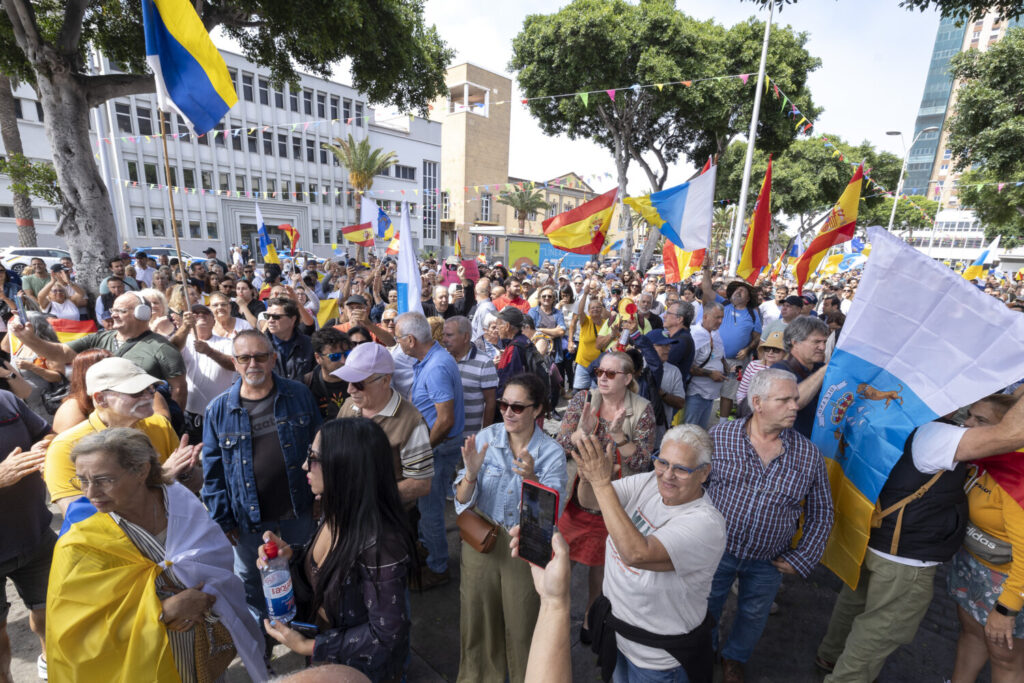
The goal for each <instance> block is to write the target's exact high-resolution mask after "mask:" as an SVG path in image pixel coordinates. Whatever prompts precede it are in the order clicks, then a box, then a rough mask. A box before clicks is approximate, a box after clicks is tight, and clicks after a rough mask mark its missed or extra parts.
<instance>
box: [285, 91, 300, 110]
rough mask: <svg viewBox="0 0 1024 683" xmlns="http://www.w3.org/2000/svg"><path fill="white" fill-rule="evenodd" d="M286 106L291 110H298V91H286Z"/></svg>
mask: <svg viewBox="0 0 1024 683" xmlns="http://www.w3.org/2000/svg"><path fill="white" fill-rule="evenodd" d="M288 107H289V108H290V109H291V110H292V111H298V110H299V93H297V92H295V91H294V90H293V91H291V92H289V93H288Z"/></svg>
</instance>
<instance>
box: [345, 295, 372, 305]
mask: <svg viewBox="0 0 1024 683" xmlns="http://www.w3.org/2000/svg"><path fill="white" fill-rule="evenodd" d="M349 304H360V305H362V306H366V305H367V303H366V297H364V296H361V295H359V294H353V295H352V296H350V297H349V298H347V299H345V305H346V306H348V305H349Z"/></svg>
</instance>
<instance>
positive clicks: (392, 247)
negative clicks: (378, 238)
mask: <svg viewBox="0 0 1024 683" xmlns="http://www.w3.org/2000/svg"><path fill="white" fill-rule="evenodd" d="M384 253H385V254H387V255H389V256H394V255H395V254H397V253H398V234H397V233H395V236H394V237H392V238H391V241H390V242H388V249H387V251H385V252H384Z"/></svg>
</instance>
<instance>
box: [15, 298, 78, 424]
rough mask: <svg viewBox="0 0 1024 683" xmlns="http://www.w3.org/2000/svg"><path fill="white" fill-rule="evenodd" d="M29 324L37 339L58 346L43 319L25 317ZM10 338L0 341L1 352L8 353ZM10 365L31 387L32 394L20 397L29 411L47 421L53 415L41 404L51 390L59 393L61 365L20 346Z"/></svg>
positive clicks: (32, 314)
mask: <svg viewBox="0 0 1024 683" xmlns="http://www.w3.org/2000/svg"><path fill="white" fill-rule="evenodd" d="M28 320H29V322H30V323H32V329H34V330H35V332H36V335H37V336H38V337H39V338H40V339H44V340H46V341H49V342H57V341H58V340H57V333H56V332H54V331H53V327H52V326H51V325H50V322H49V321H48V320H47V318H46V316H45V315H43V314H42V313H39V312H37V311H31V312H29V313H28ZM10 340H11V336H10V334H7V335H5V336H4V338H3V341H0V349H2V350H3V351H5V352H7V353H10V351H11V341H10ZM11 364H12V365H13V366H14V367H15V368H17V369H18V371H19V373H20V374H21V377H22V378H23V379H24V380H25V381H26V382H28V383H29V385H31V387H32V393H30V394H29V395H28V396H27V397H22V399H23V400H24V401H25V403H26V404H28V407H29V408H31V409H32V412H34V413H35V414H36V415H39V416H40V417H43V418H46V419H47V420H49V419H50V417H51V416H52V415H53V413H51V412H50V411H49V410H48V409H47V408H46V405H45V404H44V402H43V394H45V393H46V392H47V391H50V390H51V389H58V388H60V386H62V385H64V384H65V378H64V371H65V368H64V365H63V364H61V363H57V362H55V361H50V360H46V359H45V358H40V357H39V356H37V355H36V354H35V352H34V351H32V350H31V349H30V348H28V347H27V346H25V345H24V344H21V345H20V346H19V347H18V350H17V351H15V352H14V354H13V356H12V357H11Z"/></svg>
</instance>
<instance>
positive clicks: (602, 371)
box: [594, 368, 633, 379]
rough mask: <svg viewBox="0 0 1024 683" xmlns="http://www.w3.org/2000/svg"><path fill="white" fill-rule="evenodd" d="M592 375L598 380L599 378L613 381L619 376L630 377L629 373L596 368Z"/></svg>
mask: <svg viewBox="0 0 1024 683" xmlns="http://www.w3.org/2000/svg"><path fill="white" fill-rule="evenodd" d="M594 374H595V375H597V377H598V379H600V378H601V377H607V378H608V379H615V378H616V377H618V376H619V375H631V374H633V373H631V372H624V371H622V370H605V369H604V368H598V369H597V370H594Z"/></svg>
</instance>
